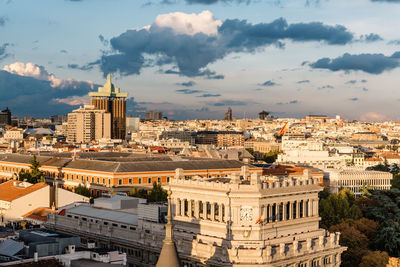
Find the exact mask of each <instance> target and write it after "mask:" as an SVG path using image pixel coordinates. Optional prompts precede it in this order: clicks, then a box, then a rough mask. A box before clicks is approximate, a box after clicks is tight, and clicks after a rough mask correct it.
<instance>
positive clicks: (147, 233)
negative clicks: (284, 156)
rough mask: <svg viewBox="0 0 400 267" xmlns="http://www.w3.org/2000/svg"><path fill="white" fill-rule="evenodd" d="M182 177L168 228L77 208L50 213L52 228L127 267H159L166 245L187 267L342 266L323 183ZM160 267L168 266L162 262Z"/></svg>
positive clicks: (176, 182) (173, 191) (173, 190)
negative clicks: (323, 224)
mask: <svg viewBox="0 0 400 267" xmlns="http://www.w3.org/2000/svg"><path fill="white" fill-rule="evenodd" d="M182 174H183V171H182V170H179V169H178V170H176V174H175V177H174V179H172V180H171V182H170V184H169V188H170V193H169V196H170V203H171V205H170V206H169V207H170V209H171V210H170V211H169V213H170V214H169V216H168V217H169V219H168V224H167V225H166V226H165V228H164V224H163V223H162V222H161V223H160V222H157V220H154V219H152V218H153V216H143V215H141V212H142V211H143V210H147V211H151V210H152V209H137V210H138V213H137V216H134V215H133V214H134V213H133V214H132V213H131V214H129V213H128V212H127V211H124V210H119V211H117V210H116V211H112V212H111V213H110V214H108V215H106V213H105V212H104V207H103V212H98V211H96V210H91V209H95V207H86V208H80V209H79V210H78V209H76V208H79V207H76V208H72V209H70V210H66V212H65V215H64V216H62V215H57V214H51V215H49V220H48V222H47V223H46V227H48V228H50V229H56V230H57V231H62V232H66V233H70V234H75V235H79V236H80V237H81V239H82V240H94V241H95V242H96V243H97V244H99V245H101V246H108V247H111V248H116V249H118V250H119V251H121V252H126V253H127V257H128V266H145V267H147V266H154V265H155V264H156V263H157V260H158V256H159V254H160V252H161V249H162V247H163V243H164V247H163V250H164V249H166V248H165V247H166V246H167V247H168V252H165V254H167V255H172V254H173V251H172V247H171V246H169V245H171V243H175V246H176V252H177V254H178V255H177V256H178V258H179V261H180V264H181V266H186V267H206V266H215V267H217V266H218V267H219V266H221V267H222V266H231V267H238V266H242V267H244V266H246V267H249V266H260V267H261V266H263V267H267V266H268V267H269V266H279V267H281V266H296V267H297V266H307V267H311V266H330V267H333V266H337V267H339V266H340V262H341V260H340V256H341V253H342V252H343V251H344V250H345V249H346V248H344V247H341V246H340V245H339V238H340V234H339V233H328V232H326V231H325V230H323V229H320V228H319V220H320V217H319V216H318V192H320V191H321V189H322V188H321V187H320V186H318V182H319V180H318V179H314V178H313V177H312V176H311V175H304V177H302V178H300V177H299V178H293V177H292V178H287V179H279V178H277V177H274V178H272V177H270V176H265V177H260V176H259V175H258V174H257V173H253V174H251V175H244V176H243V178H242V179H241V177H240V176H239V175H233V176H231V177H227V178H214V179H208V180H205V179H196V178H191V179H188V178H185V176H184V175H182ZM138 205H146V204H138ZM152 205H158V204H152ZM159 205H160V207H162V205H161V204H159ZM164 208H166V206H164ZM163 210H164V211H165V209H163ZM113 213H118V214H120V213H123V214H124V216H122V215H121V214H120V215H119V216H116V214H115V216H114V215H113ZM156 214H160V213H159V212H158V211H157V213H156ZM104 216H107V217H106V218H105V217H104ZM162 216H165V213H164V214H163V215H162ZM162 216H161V217H160V216H157V215H156V216H155V217H157V218H162ZM105 222H106V223H105ZM170 223H172V224H173V227H172V225H171V224H170ZM165 229H167V234H165ZM172 229H173V230H172ZM166 243H167V244H166ZM171 253H172V254H171ZM173 256H174V255H173ZM175 256H176V255H175ZM175 256H174V259H176V258H175ZM163 258H164V259H165V258H168V257H160V259H163ZM157 266H168V265H165V264H164V265H162V264H161V262H160V261H158V263H157Z"/></svg>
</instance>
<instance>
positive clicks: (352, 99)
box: [349, 97, 358, 102]
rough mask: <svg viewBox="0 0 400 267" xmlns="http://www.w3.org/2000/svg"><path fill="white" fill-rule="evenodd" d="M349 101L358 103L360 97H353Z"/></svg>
mask: <svg viewBox="0 0 400 267" xmlns="http://www.w3.org/2000/svg"><path fill="white" fill-rule="evenodd" d="M349 100H350V101H353V102H354V101H358V97H352V98H349Z"/></svg>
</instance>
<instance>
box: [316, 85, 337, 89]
mask: <svg viewBox="0 0 400 267" xmlns="http://www.w3.org/2000/svg"><path fill="white" fill-rule="evenodd" d="M334 88H335V87H333V86H332V85H330V84H327V85H324V86H321V87H318V90H323V89H334Z"/></svg>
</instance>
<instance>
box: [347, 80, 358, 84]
mask: <svg viewBox="0 0 400 267" xmlns="http://www.w3.org/2000/svg"><path fill="white" fill-rule="evenodd" d="M356 83H357V81H356V80H350V81H347V82H345V84H356Z"/></svg>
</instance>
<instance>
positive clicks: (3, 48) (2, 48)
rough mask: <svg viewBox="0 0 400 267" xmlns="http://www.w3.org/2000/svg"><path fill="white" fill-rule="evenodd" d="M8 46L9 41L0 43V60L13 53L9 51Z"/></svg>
mask: <svg viewBox="0 0 400 267" xmlns="http://www.w3.org/2000/svg"><path fill="white" fill-rule="evenodd" d="M8 46H10V44H9V43H5V44H2V45H0V60H3V59H5V58H7V57H9V56H10V55H11V54H10V53H7V47H8Z"/></svg>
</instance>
